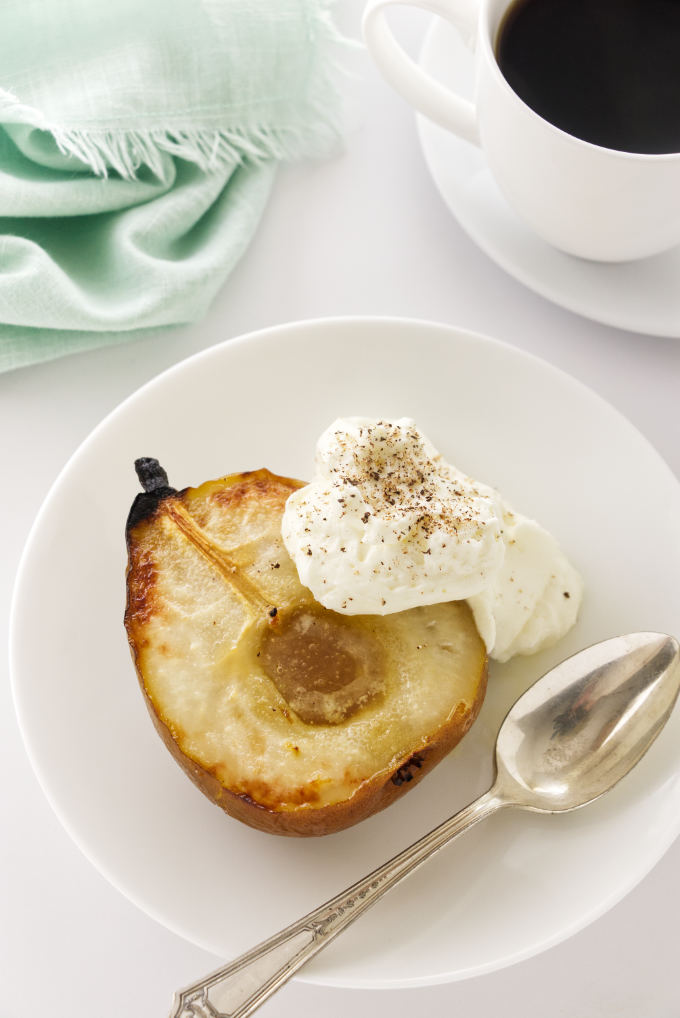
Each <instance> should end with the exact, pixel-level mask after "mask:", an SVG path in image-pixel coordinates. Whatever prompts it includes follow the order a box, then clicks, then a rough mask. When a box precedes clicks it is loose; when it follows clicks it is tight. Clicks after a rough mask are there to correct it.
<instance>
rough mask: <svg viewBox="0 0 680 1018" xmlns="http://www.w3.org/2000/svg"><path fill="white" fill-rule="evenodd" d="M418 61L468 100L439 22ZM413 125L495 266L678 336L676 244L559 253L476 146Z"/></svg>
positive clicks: (465, 80)
mask: <svg viewBox="0 0 680 1018" xmlns="http://www.w3.org/2000/svg"><path fill="white" fill-rule="evenodd" d="M419 63H420V65H421V67H422V68H423V69H424V70H426V71H427V72H428V73H429V74H431V75H432V76H433V77H434V78H436V79H437V80H438V81H440V82H441V83H442V84H444V85H446V86H448V87H450V88H452V89H454V90H455V91H457V92H458V93H460V94H461V95H464V96H467V97H469V98H472V94H473V89H474V60H473V56H472V54H471V52H470V51H469V50H468V49H467V48H466V46H465V45H464V43H463V42H462V40H461V38H460V36H459V34H458V33H457V32H456V31H455V29H454V28H453V27H452V26H451V25H449V24H448V23H447V22H445V21H442V20H440V19H436V20H435V21H434V22H433V24H432V25H431V27H430V29H429V30H428V33H427V35H426V38H425V42H424V45H423V48H422V50H421V54H420V59H419ZM417 126H418V135H419V139H420V143H421V146H422V150H423V154H424V156H425V161H426V163H427V166H428V168H429V171H430V173H431V175H432V178H433V180H434V183H435V185H436V187H437V189H438V190H439V192H440V194H441V196H442V198H443V199H444V202H445V203H446V205H447V206H448V208H449V210H450V211H451V212H452V213H453V215H454V216H455V218H456V219H457V220H458V222H459V223H460V225H461V226H462V227H463V229H464V230H465V231H466V232H467V233H468V234H469V236H470V237H471V238H472V239H473V240H474V241H475V242H476V243H477V244H478V245H479V247H480V248H481V249H482V250H483V251H484V252H485V253H486V254H487V255H488V256H489V257H490V258H491V259H492V260H493V261H495V262H496V263H497V264H498V265H500V266H501V268H503V269H505V271H506V272H508V273H509V274H510V275H511V276H513V277H514V278H515V279H517V280H519V281H520V282H521V283H523V284H524V285H525V286H527V287H528V288H529V289H531V290H534V291H535V292H536V293H539V294H541V295H542V296H543V297H546V298H548V300H551V301H553V302H554V303H555V304H558V305H560V306H561V307H564V308H568V309H569V310H570V311H575V312H577V313H578V314H581V315H583V316H585V317H586V318H590V319H592V320H593V321H598V322H602V323H605V324H607V325H614V326H616V327H617V328H620V329H627V330H629V331H632V332H642V333H646V334H648V335H655V336H668V337H676V338H677V337H680V247H677V248H673V249H672V250H670V251H667V252H664V253H663V254H659V255H655V256H654V257H652V258H645V259H642V260H640V261H634V262H622V263H617V264H603V263H598V262H591V261H586V260H584V259H580V258H574V257H572V256H571V255H567V254H564V253H562V252H561V251H558V250H557V249H556V248H553V247H551V246H550V245H549V244H547V243H546V242H545V241H543V240H541V239H540V238H539V237H537V236H536V235H535V234H534V233H532V231H531V230H529V228H528V227H526V226H525V225H524V223H523V222H522V221H521V220H520V219H519V218H518V217H517V216H516V215H515V213H514V211H513V210H512V209H511V208H510V206H509V205H508V204H507V202H506V201H505V198H504V197H503V195H502V194H501V192H500V191H499V189H498V187H497V185H496V183H495V181H494V179H493V177H492V176H491V173H490V171H489V170H488V168H487V165H486V161H485V159H484V156H483V155H482V152H481V150H480V149H478V148H476V147H475V146H474V145H471V144H469V143H468V142H465V141H462V140H461V139H460V138H457V137H456V136H455V135H453V134H450V133H449V132H447V131H445V130H444V129H443V128H441V127H438V126H437V125H436V124H433V123H432V122H431V121H429V120H427V119H426V118H425V117H421V116H418V117H417Z"/></svg>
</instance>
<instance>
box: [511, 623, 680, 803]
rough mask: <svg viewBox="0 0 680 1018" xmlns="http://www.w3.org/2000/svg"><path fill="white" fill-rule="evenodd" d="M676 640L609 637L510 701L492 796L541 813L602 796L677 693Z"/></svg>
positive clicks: (647, 741) (651, 735) (654, 731)
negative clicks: (610, 638) (511, 704)
mask: <svg viewBox="0 0 680 1018" xmlns="http://www.w3.org/2000/svg"><path fill="white" fill-rule="evenodd" d="M679 656H680V649H679V646H678V642H677V641H676V640H675V639H673V637H671V636H666V635H664V634H660V633H631V634H629V635H627V636H621V637H617V638H615V639H613V640H606V641H605V642H604V643H598V644H596V645H595V646H593V647H590V648H588V650H586V651H582V652H581V653H579V654H576V655H574V656H573V657H570V658H568V659H567V660H566V661H563V662H562V663H561V664H560V665H558V666H557V667H556V668H553V669H552V671H550V672H548V673H547V674H546V675H544V676H543V677H542V678H541V679H539V681H538V682H536V683H535V684H534V685H533V686H531V687H530V688H529V689H528V690H527V692H526V693H524V694H523V695H522V696H521V697H520V698H519V699H518V700H517V701H516V702H515V704H514V705H513V707H512V708H511V710H510V711H509V713H508V715H507V716H506V718H505V721H504V722H503V724H502V725H501V729H500V732H499V734H498V739H497V742H496V767H497V780H496V786H495V791H496V794H497V795H498V796H499V797H500V798H503V799H504V800H507V801H508V802H510V803H511V804H513V805H516V806H521V807H523V808H524V809H530V810H533V811H535V812H541V813H557V812H563V811H566V810H572V809H577V808H578V807H580V806H585V805H586V804H587V803H589V802H592V801H593V800H594V799H597V798H599V797H600V796H601V795H603V794H604V793H605V792H606V791H607V790H608V789H609V788H611V787H612V786H613V785H615V784H616V783H617V782H618V781H620V780H621V778H623V777H624V776H625V775H626V774H627V773H628V772H629V771H630V769H631V768H632V767H633V766H634V765H635V764H636V763H637V761H638V760H639V759H640V757H641V756H642V755H643V754H644V753H645V751H646V750H647V749H648V747H649V746H650V745H651V744H652V742H653V741H654V739H655V738H656V736H657V735H658V733H659V732H660V731H661V729H662V728H663V726H664V725H665V723H666V721H667V720H668V717H669V715H670V713H671V711H672V709H673V705H674V703H675V701H676V699H677V696H678V689H679V686H680V670H679V669H678V667H677V666H678V660H679Z"/></svg>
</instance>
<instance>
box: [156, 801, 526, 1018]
mask: <svg viewBox="0 0 680 1018" xmlns="http://www.w3.org/2000/svg"><path fill="white" fill-rule="evenodd" d="M503 805H506V803H505V802H504V800H503V799H501V798H500V796H499V795H498V794H497V793H496V790H495V788H492V789H490V791H488V792H486V793H485V794H484V795H482V796H481V797H480V798H479V799H476V800H475V801H474V802H472V803H470V805H469V806H465V807H464V808H463V809H462V810H461V811H460V812H459V813H456V814H455V816H453V817H450V818H449V819H448V820H445V821H444V823H442V824H440V825H439V827H435V829H434V830H432V831H430V833H429V834H426V835H425V836H424V837H422V838H421V839H420V840H419V841H416V842H415V843H414V844H413V845H411V846H410V847H409V848H406V849H404V851H402V852H400V853H399V854H398V855H396V856H394V858H393V859H391V860H390V861H389V862H386V863H384V864H383V865H382V866H379V867H378V868H377V869H375V870H373V872H372V873H369V875H368V876H367V877H364V879H363V880H359V881H357V883H355V884H352V886H351V887H348V888H347V889H346V890H344V891H342V892H341V893H340V894H338V895H336V896H335V897H334V898H331V899H330V900H329V901H327V902H326V903H325V904H323V905H321V906H320V907H319V908H317V909H315V910H314V911H313V912H310V913H309V914H308V915H306V916H303V918H302V919H298V920H297V922H294V923H293V924H292V925H291V926H288V927H286V929H284V930H281V932H280V933H276V934H274V936H273V937H270V938H269V939H268V940H265V941H263V942H262V943H261V944H258V945H257V947H254V948H252V949H251V950H250V951H247V952H246V953H245V954H243V955H241V956H240V958H236V959H235V960H234V961H232V962H230V963H229V964H227V965H225V966H223V967H222V968H220V969H217V971H215V972H213V973H211V974H210V975H208V976H206V977H205V978H203V979H201V980H199V981H198V982H197V983H194V984H193V985H192V986H188V987H186V988H185V989H184V990H180V991H179V992H178V993H176V994H175V999H174V1003H173V1010H172V1012H171V1014H170V1018H246V1016H247V1015H250V1014H252V1013H253V1011H255V1009H256V1008H258V1007H259V1006H260V1004H262V1003H264V1001H265V1000H266V999H267V998H268V997H270V996H271V994H273V993H274V992H275V991H276V990H278V989H279V987H281V986H282V985H283V984H284V983H285V982H286V981H287V980H288V979H290V977H291V976H292V975H293V973H294V972H296V971H297V970H298V969H299V968H300V967H301V966H302V965H304V964H305V962H307V961H309V959H310V958H312V957H313V956H314V955H315V954H317V952H318V951H320V950H321V949H322V948H324V947H325V946H326V944H329V943H330V942H331V940H333V939H334V938H335V937H337V935H338V934H339V933H341V932H342V931H343V930H344V929H345V927H347V926H349V924H350V923H351V922H354V920H355V919H356V918H357V917H358V916H360V915H362V913H364V912H365V911H366V909H368V908H370V906H371V905H373V904H375V902H376V901H378V899H379V898H381V897H382V896H383V894H385V893H386V891H389V890H390V888H391V887H394V886H395V884H398V883H399V882H400V881H401V880H403V879H404V878H405V877H406V876H408V875H409V873H412V872H413V870H414V869H416V867H418V866H420V865H421V864H422V863H423V862H425V860H426V859H429V858H430V856H432V855H434V853H435V852H438V851H439V849H440V848H443V847H444V845H446V844H448V843H449V842H450V841H452V840H453V838H455V837H457V836H458V835H459V834H462V833H463V831H466V830H467V829H468V828H469V827H472V826H473V824H476V823H478V822H479V821H480V820H484V819H485V818H486V817H488V816H490V815H491V814H492V813H494V812H495V811H496V810H497V809H499V808H500V807H501V806H503Z"/></svg>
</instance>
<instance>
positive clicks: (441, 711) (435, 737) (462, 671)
mask: <svg viewBox="0 0 680 1018" xmlns="http://www.w3.org/2000/svg"><path fill="white" fill-rule="evenodd" d="M147 462H151V463H154V462H155V461H147ZM147 477H148V475H147ZM299 486H300V482H297V481H293V480H290V479H288V478H282V477H277V476H275V475H273V474H271V473H269V471H267V470H258V471H254V472H251V473H246V474H236V475H231V476H229V477H224V478H220V479H219V480H216V481H209V482H206V483H205V484H202V485H201V486H200V487H198V488H189V489H185V490H184V491H181V492H177V491H175V490H174V489H172V488H170V487H169V486H168V485H167V479H165V478H164V475H163V474H162V471H161V473H160V474H157V475H156V479H155V480H154V481H151V482H149V483H148V484H147V493H146V494H143V495H140V496H138V498H137V500H136V502H135V504H134V505H133V508H132V510H131V513H130V517H129V520H128V528H127V542H128V572H127V608H126V613H125V624H126V628H127V632H128V638H129V642H130V646H131V649H132V654H133V658H134V661H135V665H136V668H137V672H138V675H139V679H140V683H141V687H142V690H143V692H144V695H145V698H146V702H147V706H148V708H149V711H150V714H151V716H152V718H153V720H154V722H155V724H156V727H157V729H158V731H159V732H160V734H161V736H162V738H163V739H164V741H165V743H166V745H167V746H168V748H169V749H170V751H171V752H172V753H173V755H174V756H175V758H176V759H177V760H178V762H179V763H180V764H181V766H182V767H183V768H184V770H185V772H186V773H187V774H188V775H189V776H190V777H191V778H192V780H193V781H194V782H195V783H196V784H197V785H198V786H199V788H201V790H202V791H203V792H204V793H205V794H206V795H208V796H209V797H210V798H211V799H212V800H213V801H214V802H215V803H217V804H218V805H219V806H221V807H222V808H223V809H224V810H225V811H226V812H227V813H229V814H230V815H232V816H234V817H236V818H237V819H239V820H241V821H243V822H244V823H247V824H250V825H251V826H253V827H257V828H259V829H261V830H266V831H270V832H273V833H279V834H292V835H317V834H328V833H331V832H333V831H337V830H341V829H342V828H344V827H348V826H350V825H351V824H354V823H356V822H358V821H359V820H362V819H364V818H365V817H367V816H370V815H372V814H373V813H375V812H377V811H378V810H379V809H382V808H384V807H385V806H387V805H389V803H391V802H392V801H393V800H394V799H395V798H397V797H398V796H399V795H401V794H402V793H403V792H404V790H406V789H408V788H409V787H412V786H413V785H414V784H415V783H417V781H418V780H420V778H421V777H423V776H424V774H426V773H427V771H428V770H430V769H431V768H432V767H433V766H434V765H435V764H436V763H437V762H438V761H439V760H440V759H441V758H442V757H443V756H444V755H445V754H446V753H448V752H449V751H450V750H451V749H452V748H453V746H454V745H455V744H456V743H457V742H458V741H459V739H460V738H461V737H462V736H463V735H464V734H465V732H466V731H467V730H468V728H469V727H470V725H471V724H472V722H473V721H474V719H475V717H476V716H477V713H478V711H479V708H480V706H481V703H482V699H483V696H484V691H485V686H486V654H485V649H484V645H483V643H482V641H481V639H480V637H479V635H478V633H477V630H476V628H475V625H474V622H473V620H472V616H471V613H470V611H469V609H468V608H467V605H466V604H464V603H463V602H450V603H447V604H439V605H434V606H430V607H423V608H414V609H411V610H409V611H405V612H399V613H396V614H394V615H387V616H343V615H338V614H337V613H335V612H332V611H329V610H327V609H325V608H323V607H322V606H321V605H319V604H318V603H317V602H316V601H315V600H314V598H313V597H312V595H311V593H310V592H309V591H308V590H307V589H306V588H305V587H303V586H302V585H301V584H300V582H299V579H298V576H297V571H296V569H295V566H294V564H293V562H292V561H291V559H290V557H289V556H288V554H287V552H286V550H285V548H284V546H283V542H282V540H281V534H280V528H281V516H282V513H283V508H284V505H285V502H286V499H287V498H288V496H289V494H290V493H291V492H292V491H294V490H295V489H296V488H297V487H299Z"/></svg>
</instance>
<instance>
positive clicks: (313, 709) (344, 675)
mask: <svg viewBox="0 0 680 1018" xmlns="http://www.w3.org/2000/svg"><path fill="white" fill-rule="evenodd" d="M260 661H261V663H262V666H263V667H264V670H265V672H266V673H267V675H268V676H269V678H270V679H271V680H272V682H273V683H274V685H275V686H276V687H277V689H278V690H279V692H280V693H281V695H282V696H283V698H284V699H285V700H286V701H287V703H288V704H289V705H290V707H292V708H293V710H294V711H295V712H296V713H297V714H298V715H299V717H300V718H301V719H302V721H304V722H306V723H307V724H331V725H332V724H339V723H340V722H341V721H344V720H345V719H346V718H348V717H350V716H351V715H353V714H355V713H356V712H357V711H358V710H359V709H360V708H362V707H363V706H365V705H366V704H368V703H370V702H371V701H372V700H374V699H375V698H376V697H377V696H378V695H379V694H380V693H381V692H382V689H383V674H384V666H383V651H382V648H381V647H380V645H379V643H378V641H377V640H376V639H375V637H373V636H372V635H371V633H370V632H368V631H366V629H365V628H362V626H361V624H358V623H357V622H356V621H352V620H351V619H348V618H346V617H344V616H342V615H338V614H336V613H335V612H331V611H326V610H323V609H321V610H319V609H315V608H309V607H298V608H294V609H292V610H291V611H290V612H279V615H278V616H277V620H276V625H275V626H272V627H271V628H269V629H267V630H266V632H265V634H264V636H263V639H262V646H261V649H260Z"/></svg>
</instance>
